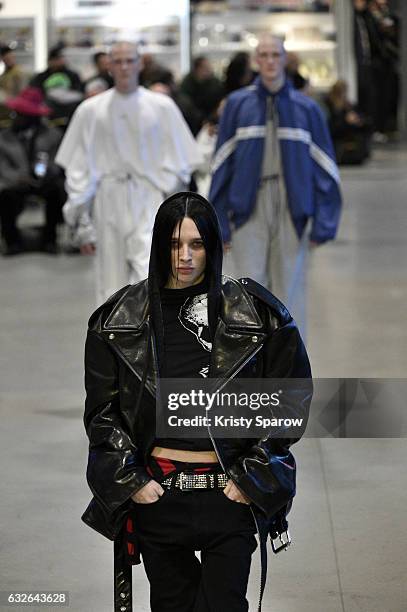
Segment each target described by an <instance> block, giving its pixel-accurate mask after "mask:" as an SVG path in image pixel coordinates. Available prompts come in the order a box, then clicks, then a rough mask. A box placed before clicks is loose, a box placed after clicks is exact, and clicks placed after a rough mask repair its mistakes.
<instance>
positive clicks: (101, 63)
mask: <svg viewBox="0 0 407 612" xmlns="http://www.w3.org/2000/svg"><path fill="white" fill-rule="evenodd" d="M92 59H93V63H94V65H95V68H96V73H95V74H94V75H92V76H91V77H90V78H89V79H88V80H87V81H86V82H85V91H86V86H87V85H88V84H89V83H91V82H92V81H94V80H95V79H98V80H99V81H104V83H105V87H104V89H103V90H102V91H105V90H106V89H109V88H110V87H113V85H114V81H113V77H112V75H111V74H110V57H109V54H108V53H106V52H105V51H98V52H97V53H95V54H94V55H93V57H92Z"/></svg>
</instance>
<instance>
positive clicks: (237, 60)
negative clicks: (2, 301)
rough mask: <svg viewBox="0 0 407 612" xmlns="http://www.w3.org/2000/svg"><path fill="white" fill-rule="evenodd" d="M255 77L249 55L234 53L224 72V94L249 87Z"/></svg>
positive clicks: (244, 52) (241, 52) (242, 52)
mask: <svg viewBox="0 0 407 612" xmlns="http://www.w3.org/2000/svg"><path fill="white" fill-rule="evenodd" d="M254 77H255V73H254V72H253V70H252V67H251V62H250V55H249V54H248V53H246V51H240V52H239V53H236V54H235V55H234V56H233V57H232V59H231V60H230V62H229V65H228V67H227V68H226V71H225V94H226V95H229V94H230V93H232V91H235V90H236V89H240V88H241V87H246V86H247V85H250V83H251V82H252V81H253V79H254Z"/></svg>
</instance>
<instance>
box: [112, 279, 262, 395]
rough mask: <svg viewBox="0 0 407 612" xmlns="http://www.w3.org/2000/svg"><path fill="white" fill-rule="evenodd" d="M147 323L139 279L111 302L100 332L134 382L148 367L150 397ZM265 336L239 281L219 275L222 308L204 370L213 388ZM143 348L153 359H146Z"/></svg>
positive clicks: (152, 365)
mask: <svg viewBox="0 0 407 612" xmlns="http://www.w3.org/2000/svg"><path fill="white" fill-rule="evenodd" d="M150 325H151V323H150V317H149V315H148V286H147V281H142V282H141V283H138V284H137V285H133V286H131V287H130V288H129V290H128V291H127V292H126V293H125V294H124V295H123V297H122V298H121V300H120V301H119V302H118V303H117V304H116V306H115V308H114V309H113V310H112V312H111V314H110V316H109V317H108V318H107V320H106V323H105V325H104V327H103V331H102V333H103V335H104V336H105V338H106V340H107V341H108V342H109V344H110V345H111V346H112V347H113V349H114V350H115V352H116V354H117V355H118V356H119V357H120V358H121V359H122V360H123V361H124V362H125V363H126V365H127V366H128V367H129V368H130V369H131V371H132V372H133V373H134V374H135V375H136V376H137V378H138V379H139V380H142V378H143V373H144V368H145V367H146V366H148V370H147V373H146V375H147V378H146V387H147V389H148V390H149V391H150V392H151V393H153V395H155V392H156V387H157V377H158V369H157V360H156V358H155V348H154V336H153V333H150ZM265 339H266V334H265V333H264V326H263V323H262V321H261V319H260V317H259V315H258V313H257V311H256V309H255V307H254V305H253V302H252V300H251V298H250V297H249V295H248V294H247V292H246V291H245V289H244V287H243V286H242V284H241V283H239V282H238V281H236V280H234V279H232V278H229V277H223V285H222V309H221V313H220V320H219V323H218V326H217V329H216V333H215V337H214V342H213V346H212V354H211V365H210V372H209V375H210V377H211V378H214V379H216V383H215V384H216V386H218V384H219V383H220V380H221V379H228V378H230V377H232V376H233V375H234V374H235V373H236V372H238V371H239V370H240V369H241V368H242V367H243V366H244V364H245V363H246V362H247V361H249V360H250V358H251V356H252V355H254V354H255V353H256V352H257V351H258V350H259V348H260V347H261V345H262V344H263V342H264V340H265ZM148 343H150V347H149V349H148ZM148 350H150V355H151V354H152V355H153V356H154V358H153V359H148V360H147V352H148ZM151 351H152V352H151Z"/></svg>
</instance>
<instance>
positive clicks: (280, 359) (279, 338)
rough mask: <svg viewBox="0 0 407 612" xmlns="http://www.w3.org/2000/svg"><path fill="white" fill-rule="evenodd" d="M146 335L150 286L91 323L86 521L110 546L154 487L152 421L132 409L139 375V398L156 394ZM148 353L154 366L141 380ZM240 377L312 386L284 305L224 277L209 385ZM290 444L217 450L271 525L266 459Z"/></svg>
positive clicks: (233, 443) (265, 441)
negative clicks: (140, 497) (134, 498)
mask: <svg viewBox="0 0 407 612" xmlns="http://www.w3.org/2000/svg"><path fill="white" fill-rule="evenodd" d="M150 331H151V330H150V318H149V315H148V292H147V281H142V282H141V283H138V284H137V285H131V286H127V287H125V288H123V289H121V290H120V291H118V292H117V293H116V294H115V295H114V296H112V297H111V298H110V299H109V300H108V301H107V302H106V303H105V304H104V305H103V306H101V307H100V308H98V310H96V312H95V313H94V314H93V315H92V316H91V318H90V321H89V330H88V336H87V341H86V350H85V366H86V372H85V385H86V392H87V397H86V409H85V417H84V422H85V427H86V432H87V434H88V437H89V441H90V444H89V461H88V469H87V479H88V483H89V486H90V488H91V490H92V493H93V495H94V498H93V500H92V502H91V503H90V505H89V506H88V508H87V510H86V511H85V513H84V515H83V516H82V519H83V520H84V521H85V522H86V523H87V524H88V525H89V526H91V527H92V528H93V529H96V530H97V531H99V532H100V533H102V534H103V535H104V536H106V537H108V538H109V539H111V540H113V539H115V538H116V537H117V536H118V534H119V532H120V529H121V526H122V524H123V520H124V518H125V516H126V514H127V512H128V510H129V509H130V507H131V503H132V502H131V501H130V497H131V495H132V494H133V493H135V492H136V491H137V490H138V489H140V488H141V487H142V486H144V485H145V484H146V483H147V482H148V481H149V480H150V479H151V477H150V476H149V474H148V473H147V472H146V469H145V465H146V460H147V457H148V455H149V453H150V452H151V450H152V448H153V445H154V439H155V411H151V410H149V411H147V410H143V400H142V396H141V401H139V402H138V401H137V398H138V397H139V393H140V388H141V381H142V380H143V374H144V379H145V387H144V390H143V391H142V392H143V393H151V394H153V396H155V393H156V386H157V378H158V368H157V361H156V356H155V347H154V335H153V334H150ZM149 338H150V340H149ZM149 341H150V342H151V343H152V346H151V347H149V348H148V342H149ZM150 349H151V350H152V355H153V359H150V360H149V366H148V368H147V370H146V372H144V368H145V364H146V362H147V353H148V350H150ZM237 374H239V375H240V376H244V377H246V378H249V377H250V378H251V377H262V378H287V377H292V378H310V377H311V370H310V365H309V361H308V357H307V354H306V351H305V348H304V345H303V343H302V340H301V337H300V334H299V332H298V329H297V327H296V325H295V322H294V321H293V319H292V317H291V316H290V314H289V313H288V311H287V310H286V308H285V307H284V306H283V304H281V302H279V301H278V300H277V298H275V297H274V296H273V295H272V294H271V293H269V292H268V291H267V290H266V289H264V288H263V287H261V286H260V285H258V284H257V283H255V282H254V281H252V280H250V279H242V280H240V281H236V280H234V279H231V278H229V277H223V284H222V308H221V313H220V318H219V322H218V326H217V330H216V333H215V337H214V342H213V346H212V352H211V363H210V371H209V376H210V377H211V378H213V379H219V381H221V380H222V381H224V379H229V378H232V377H234V376H235V375H237ZM309 400H310V397H307V398H303V403H304V404H305V405H306V406H308V405H309ZM149 405H151V401H150V402H149ZM151 413H153V414H151ZM293 441H295V440H287V439H276V438H267V437H265V438H262V439H261V440H260V441H259V442H257V443H255V444H253V440H251V441H248V440H247V439H244V440H240V439H237V438H231V439H223V438H222V440H219V439H218V440H216V447H215V450H216V452H217V455H218V458H219V460H220V462H221V463H222V465H223V466H224V469H225V470H226V471H227V473H228V475H229V477H230V478H231V479H232V480H233V481H234V482H235V483H236V484H237V485H238V486H239V487H240V488H241V489H242V491H243V492H244V493H246V495H248V497H249V498H250V499H251V500H252V502H253V504H254V506H255V507H256V509H257V510H258V511H260V512H262V513H263V514H264V515H265V516H266V517H268V518H270V517H271V516H272V515H273V514H274V513H275V512H276V510H278V509H279V507H278V506H277V507H276V499H275V496H274V495H273V489H274V480H273V476H272V473H271V468H270V466H271V462H272V456H273V454H275V453H279V455H280V456H281V455H284V454H286V455H288V454H289V450H288V447H289V446H290V443H291V442H293ZM248 442H250V444H249V445H248Z"/></svg>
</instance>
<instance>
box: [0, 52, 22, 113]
mask: <svg viewBox="0 0 407 612" xmlns="http://www.w3.org/2000/svg"><path fill="white" fill-rule="evenodd" d="M0 61H2V62H3V64H4V71H3V73H2V74H1V75H0V102H3V101H4V99H5V98H7V97H9V96H16V95H17V94H18V93H20V91H21V90H22V88H23V86H24V81H25V78H24V72H23V70H22V69H21V67H20V66H19V65H18V63H17V59H16V56H15V54H14V51H13V49H12V47H1V49H0Z"/></svg>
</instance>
